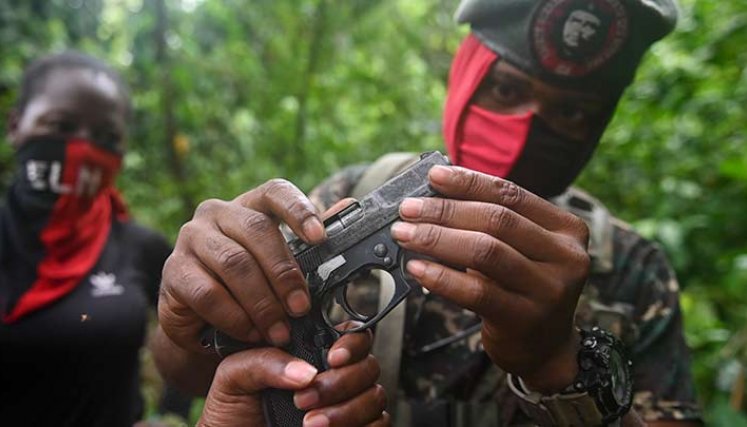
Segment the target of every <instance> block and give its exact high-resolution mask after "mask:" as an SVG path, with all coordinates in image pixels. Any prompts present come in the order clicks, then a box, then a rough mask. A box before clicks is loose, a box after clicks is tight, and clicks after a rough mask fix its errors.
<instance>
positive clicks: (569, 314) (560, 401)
mask: <svg viewBox="0 0 747 427" xmlns="http://www.w3.org/2000/svg"><path fill="white" fill-rule="evenodd" d="M676 16H677V9H676V6H675V5H674V3H672V2H671V1H669V0H656V1H650V0H541V1H536V0H511V1H509V0H464V1H462V3H461V5H460V7H459V9H458V11H457V19H458V20H459V21H460V22H463V23H469V24H470V26H471V34H470V35H469V36H468V37H467V38H466V39H465V40H464V41H463V43H462V45H461V46H460V48H459V51H458V52H457V54H456V57H455V59H454V62H453V64H452V69H451V73H450V78H449V87H448V98H447V100H446V104H445V111H444V121H443V130H444V139H445V143H446V150H447V152H448V154H449V157H450V159H451V161H452V163H454V164H455V165H456V166H452V167H441V166H438V167H434V168H433V169H432V170H431V171H430V174H429V179H430V184H431V186H432V187H433V188H434V189H435V190H437V191H438V192H439V193H441V195H442V196H443V197H442V198H427V199H406V200H405V201H404V202H403V203H402V204H401V206H400V216H401V218H402V221H401V222H398V223H395V224H394V225H393V226H392V230H391V234H392V236H393V237H394V238H395V239H396V240H397V241H398V243H399V244H400V245H401V246H402V247H404V248H406V249H409V250H412V251H414V252H419V253H422V254H425V255H427V256H429V257H430V259H436V260H440V261H441V262H434V261H426V260H411V261H409V262H408V263H407V266H406V269H407V272H408V273H409V274H410V275H411V276H412V277H413V278H414V279H415V280H417V282H418V283H419V284H420V285H422V288H417V289H415V290H414V291H413V292H412V294H411V295H410V296H409V297H408V300H407V305H406V314H405V316H404V321H403V324H402V328H403V330H402V329H400V335H401V336H402V340H401V341H402V351H401V352H399V351H397V352H396V354H398V355H399V354H401V356H399V357H398V358H396V359H395V363H393V364H390V363H388V362H383V363H382V365H383V370H382V378H384V377H386V376H387V373H388V372H392V371H396V372H398V375H395V377H394V378H395V381H394V382H388V384H389V385H391V384H394V386H393V387H390V388H388V389H387V394H388V396H389V399H390V404H389V405H388V411H393V412H394V414H393V424H394V425H397V426H429V427H434V426H436V427H442V426H443V427H446V426H449V427H454V426H502V425H507V426H520V425H521V426H524V425H542V426H598V425H625V426H641V425H649V426H692V425H700V412H699V409H698V407H697V403H696V400H695V396H694V391H693V386H692V380H691V376H690V372H689V354H688V349H687V346H686V344H685V342H684V337H683V331H682V319H681V312H680V308H679V302H678V285H677V280H676V278H675V276H674V273H673V271H672V268H671V266H670V265H669V263H668V261H667V259H666V257H665V255H664V254H663V253H662V252H661V250H660V249H659V248H658V247H657V246H656V245H654V244H652V243H651V242H648V241H646V240H645V239H643V238H642V237H641V236H639V235H637V234H636V233H635V232H633V231H632V230H630V229H629V227H627V226H625V225H624V224H622V223H620V222H619V221H617V220H614V219H613V218H611V217H610V215H609V213H608V212H607V211H606V209H604V207H603V206H601V204H599V203H598V202H597V201H596V200H594V199H593V198H591V197H589V196H587V195H585V194H583V193H581V192H579V191H577V190H575V189H571V188H569V186H570V185H571V183H572V182H573V181H574V180H575V178H576V176H577V175H578V174H579V173H580V171H581V170H582V168H583V167H584V166H585V164H586V163H587V162H588V160H589V159H590V158H591V156H592V153H593V152H594V150H595V149H596V147H597V145H598V142H599V140H600V137H601V135H602V133H603V132H604V130H605V128H606V126H607V123H608V122H609V120H610V118H611V116H612V114H613V112H614V109H615V107H616V104H617V101H618V99H619V98H620V96H621V94H622V93H623V91H624V89H625V88H626V87H627V86H628V85H629V84H630V82H631V81H632V80H633V77H634V75H635V70H636V69H637V67H638V64H639V62H640V59H641V57H642V56H643V54H644V53H645V52H646V51H647V50H648V49H649V47H650V46H651V44H653V43H654V42H656V41H657V40H659V39H660V38H662V37H663V36H665V35H666V34H667V33H669V32H670V31H671V30H672V29H673V28H674V24H675V21H676ZM404 159H405V160H403V157H402V156H398V157H388V156H384V157H382V158H381V159H379V160H377V161H376V162H375V163H374V164H373V165H371V166H368V167H353V168H348V169H345V170H343V171H341V172H340V173H338V174H336V175H334V176H333V177H331V178H330V179H329V180H328V181H326V182H324V183H323V184H322V185H321V186H319V187H318V188H317V189H316V190H315V191H313V192H312V194H311V195H310V196H309V198H307V197H306V196H305V195H303V194H302V193H301V192H300V191H299V190H298V189H297V188H295V187H294V186H293V185H292V184H290V183H288V182H286V181H282V180H272V181H269V182H267V183H265V184H264V185H262V186H260V187H258V188H255V189H253V190H251V191H249V192H247V193H245V194H243V195H240V196H239V197H237V198H236V199H234V200H232V201H228V202H222V201H215V200H213V201H208V202H204V203H203V204H202V205H201V208H200V209H198V211H197V212H196V214H195V217H194V218H193V220H192V221H190V222H189V223H188V224H187V225H186V226H185V227H184V228H183V231H182V233H180V236H179V237H178V239H177V243H176V249H175V251H174V253H173V254H172V256H171V257H170V258H169V260H168V261H167V265H166V268H165V269H164V282H163V283H164V285H163V286H164V289H163V292H162V293H161V300H160V304H159V317H160V320H161V328H162V331H160V332H159V335H158V337H159V346H162V347H163V348H169V349H171V351H180V352H181V354H182V355H183V359H181V361H182V362H183V364H172V365H171V366H169V367H167V368H166V369H164V372H165V373H166V375H167V376H168V377H171V378H175V379H178V378H184V377H185V375H186V374H187V373H189V372H193V371H192V370H193V369H195V368H196V367H200V369H204V370H206V371H209V370H210V369H214V368H211V367H210V363H208V362H205V359H204V357H205V356H204V355H202V354H201V353H200V351H201V350H200V346H199V343H200V340H199V339H200V331H201V330H202V329H203V328H204V327H205V325H206V324H210V325H213V326H215V327H217V328H218V329H220V330H222V331H224V332H226V333H227V334H229V335H231V336H232V337H233V338H236V339H240V340H244V341H254V342H257V341H265V342H270V343H273V344H275V345H278V346H280V345H283V344H284V343H286V342H287V341H288V339H289V329H288V318H290V317H297V316H300V315H303V314H305V313H306V312H307V311H308V310H309V299H308V294H307V292H306V288H305V286H304V277H302V276H301V274H300V270H299V268H298V266H297V265H296V263H295V261H294V260H293V259H292V257H290V256H289V254H288V250H287V248H286V247H285V245H284V242H283V240H282V236H281V234H280V232H279V231H277V224H278V223H279V222H284V223H285V224H287V225H288V226H289V227H290V228H291V229H292V230H293V231H294V232H295V233H296V234H297V235H298V236H300V237H301V238H303V239H304V240H306V241H307V242H311V243H314V242H320V241H323V240H324V239H325V230H324V228H323V227H322V225H321V222H320V219H319V217H318V214H317V213H316V212H317V211H316V210H315V208H314V206H313V204H312V201H313V202H314V203H316V204H317V205H318V206H320V207H321V208H327V207H329V206H331V205H332V204H334V203H336V202H338V201H339V200H341V199H343V198H345V197H349V196H351V195H354V194H356V193H358V192H359V189H360V188H361V187H368V188H374V187H376V186H377V185H379V184H380V183H381V182H383V180H384V179H385V178H386V177H387V176H392V175H393V174H394V173H395V172H396V171H397V170H402V169H403V168H404V165H406V164H407V163H408V161H407V158H404ZM414 159H416V156H413V155H411V156H409V160H410V161H412V160H414ZM378 170H386V171H387V173H386V174H384V175H385V176H384V179H381V178H382V177H381V176H378V177H377V171H378ZM379 175H380V174H379ZM372 177H377V178H379V179H378V181H376V182H375V183H372V182H371V181H372V179H371V178H372ZM363 184H365V185H363ZM247 225H248V226H247ZM206 240H209V241H215V242H220V244H219V245H218V246H217V247H212V248H207V247H205V245H201V244H200V242H203V241H206ZM226 253H230V254H231V255H232V256H231V257H229V258H227V257H225V256H222V255H224V254H226ZM185 278H189V280H186V279H185ZM248 278H249V279H248ZM356 289H360V295H358V296H359V297H360V299H361V300H362V301H358V302H357V303H358V304H361V303H362V304H372V305H373V307H375V306H376V301H371V298H370V295H372V294H373V295H374V297H375V293H371V292H368V289H366V288H365V287H363V286H362V287H360V288H356ZM356 293H357V291H353V295H351V294H350V292H349V293H348V298H349V299H355V298H356ZM204 296H209V298H205V297H204ZM208 302H209V304H208ZM217 307H220V308H217ZM381 326H382V324H379V325H378V327H381ZM396 330H397V329H396V328H394V329H386V332H385V333H384V335H390V334H391V332H392V331H396ZM380 335H382V334H381V330H377V338H376V339H377V340H378V339H379V336H380ZM392 352H393V351H392V350H391V348H384V351H383V352H381V353H377V356H382V357H381V358H380V359H381V360H385V359H389V360H391V358H390V357H389V356H390V355H391V353H392ZM314 425H315V426H317V425H318V426H342V425H345V424H344V423H340V422H338V421H336V420H334V419H329V420H327V422H326V423H320V424H314Z"/></svg>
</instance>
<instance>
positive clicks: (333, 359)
mask: <svg viewBox="0 0 747 427" xmlns="http://www.w3.org/2000/svg"><path fill="white" fill-rule="evenodd" d="M350 357H351V355H350V351H348V349H346V348H337V349H335V350H332V351H330V352H329V355H328V356H327V361H328V362H329V364H330V365H332V366H340V365H343V364H344V363H345V362H347V361H348V360H350Z"/></svg>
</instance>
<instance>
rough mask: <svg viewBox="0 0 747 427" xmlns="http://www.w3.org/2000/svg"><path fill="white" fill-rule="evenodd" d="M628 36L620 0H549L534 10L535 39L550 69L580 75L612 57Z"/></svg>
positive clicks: (540, 58)
mask: <svg viewBox="0 0 747 427" xmlns="http://www.w3.org/2000/svg"><path fill="white" fill-rule="evenodd" d="M627 37H628V14H627V11H626V10H625V7H624V6H623V5H622V3H620V1H619V0H547V1H543V2H541V3H540V5H539V6H538V7H537V9H536V10H535V12H534V17H533V19H532V28H531V39H532V47H533V49H534V54H535V55H536V57H537V62H539V64H540V66H541V67H542V68H544V69H545V70H546V71H549V72H551V73H553V74H557V75H561V76H569V77H580V76H584V75H586V74H589V73H590V72H592V71H594V70H596V69H598V68H599V67H601V66H602V65H604V64H605V63H607V61H609V60H610V58H612V57H613V56H614V55H615V54H616V53H618V51H619V50H620V48H621V47H622V45H623V43H624V42H625V40H626V39H627Z"/></svg>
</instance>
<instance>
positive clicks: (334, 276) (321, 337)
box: [202, 151, 450, 427]
mask: <svg viewBox="0 0 747 427" xmlns="http://www.w3.org/2000/svg"><path fill="white" fill-rule="evenodd" d="M449 164H450V163H449V161H448V159H447V158H446V157H445V156H444V155H443V154H441V153H439V152H437V151H434V152H429V153H424V154H422V155H421V156H420V160H419V161H418V162H416V163H414V164H413V165H412V166H410V167H409V168H407V169H406V170H404V171H403V172H402V173H400V174H399V175H397V176H395V177H393V178H391V179H389V180H388V181H387V182H385V183H384V184H382V185H381V186H380V187H378V188H376V189H375V190H373V191H372V192H370V193H369V194H368V195H366V196H364V197H363V198H362V199H361V200H359V201H356V202H354V203H352V204H351V205H349V206H348V207H346V208H345V209H343V210H342V211H340V212H338V213H337V214H335V215H334V216H332V217H330V218H328V219H327V220H326V221H324V227H325V229H326V232H327V240H325V241H324V242H322V243H320V244H318V245H313V246H312V245H309V244H307V243H305V242H304V241H302V240H301V239H299V238H291V240H290V241H289V242H288V246H289V248H290V249H291V252H292V253H293V256H294V257H295V258H296V261H297V262H298V265H299V267H300V268H301V270H302V272H303V274H304V276H305V277H306V281H307V283H308V286H309V294H310V295H311V310H310V311H309V313H308V314H307V315H305V316H303V317H300V318H290V324H291V334H290V335H291V341H290V344H288V346H286V348H285V350H286V351H287V352H288V353H289V354H291V355H293V356H295V357H299V358H301V359H303V360H305V361H307V362H308V363H310V364H312V365H314V366H315V367H316V368H317V369H318V370H319V371H320V372H321V371H324V370H326V369H328V368H329V367H328V365H327V352H328V350H329V348H330V347H331V346H332V344H333V343H334V342H335V341H336V340H337V339H338V338H339V337H340V336H341V335H342V334H347V333H352V332H359V331H362V330H364V329H368V328H371V327H373V326H374V325H375V324H376V323H377V322H379V321H380V320H381V319H382V318H383V317H384V316H386V315H387V314H388V313H389V312H390V311H392V310H393V309H394V308H395V307H396V306H397V305H398V304H399V303H401V302H402V301H403V300H404V299H405V298H406V297H407V295H408V294H409V293H410V290H411V285H410V283H409V281H410V280H412V279H411V278H409V277H408V275H407V273H406V271H405V265H406V263H407V261H408V260H409V259H410V258H411V257H413V254H412V253H409V252H408V251H405V250H404V249H403V248H401V247H400V246H399V245H398V244H397V243H396V242H395V241H394V239H393V238H392V236H391V231H390V228H391V225H392V224H393V223H394V222H395V221H397V220H398V219H400V216H399V205H400V203H401V202H402V201H403V200H404V199H405V198H407V197H436V196H438V194H437V193H436V191H435V190H433V189H432V188H431V187H430V185H429V183H428V171H429V170H430V169H431V168H432V167H433V166H436V165H449ZM371 270H383V271H386V272H387V273H389V274H390V275H391V276H392V278H393V279H394V291H393V294H392V297H391V300H390V301H389V304H388V305H387V306H386V307H385V308H383V309H382V310H380V311H379V312H377V313H374V314H363V313H359V312H358V311H356V310H355V308H354V307H353V306H351V304H349V303H348V300H347V297H346V295H347V287H348V283H350V281H351V280H352V279H354V278H355V277H358V276H360V275H363V274H365V273H367V272H370V271H371ZM333 303H337V304H339V305H340V306H341V307H342V309H343V310H344V311H345V312H346V313H347V314H348V315H349V316H350V317H351V318H352V319H354V320H357V321H359V322H361V325H360V326H358V327H356V328H354V329H350V330H346V331H344V332H341V331H338V330H337V329H335V328H334V325H333V322H332V320H331V319H330V316H329V307H330V306H331V304H333ZM202 338H203V341H202V343H203V346H205V347H206V348H212V349H213V350H214V351H215V352H216V353H217V354H218V355H220V356H221V357H225V356H227V355H229V354H231V353H234V352H236V351H240V350H244V349H247V348H249V347H250V345H249V344H246V343H243V342H239V341H236V340H234V339H233V338H231V337H229V336H228V335H226V334H224V333H222V332H220V331H217V330H215V329H212V328H210V329H208V330H206V331H205V333H204V334H203V336H202ZM262 399H263V404H264V409H265V418H266V420H267V422H268V425H270V426H282V427H294V426H299V427H300V426H301V425H302V424H303V417H304V414H305V412H304V411H302V410H300V409H298V408H296V406H295V405H294V404H293V392H292V391H288V390H278V389H268V390H265V391H264V392H263V395H262Z"/></svg>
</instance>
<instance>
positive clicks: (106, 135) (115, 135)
mask: <svg viewBox="0 0 747 427" xmlns="http://www.w3.org/2000/svg"><path fill="white" fill-rule="evenodd" d="M94 139H95V140H96V142H97V143H99V144H101V145H103V146H105V147H107V148H110V149H114V150H119V149H121V146H122V139H123V136H122V132H120V131H119V130H117V129H114V128H107V129H100V130H99V131H97V132H96V135H95V137H94Z"/></svg>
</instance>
